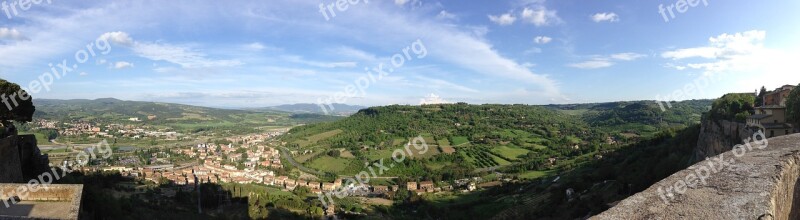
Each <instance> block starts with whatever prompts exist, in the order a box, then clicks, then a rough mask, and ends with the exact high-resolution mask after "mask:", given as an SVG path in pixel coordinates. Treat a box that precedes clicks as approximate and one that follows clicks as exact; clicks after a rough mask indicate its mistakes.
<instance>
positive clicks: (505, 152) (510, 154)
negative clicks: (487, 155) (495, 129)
mask: <svg viewBox="0 0 800 220" xmlns="http://www.w3.org/2000/svg"><path fill="white" fill-rule="evenodd" d="M492 152H494V153H496V154H499V155H501V156H503V157H505V158H508V159H511V160H517V159H518V158H519V157H520V156H523V155H526V154H528V152H530V151H529V150H525V149H522V148H519V147H516V146H499V147H494V148H492Z"/></svg>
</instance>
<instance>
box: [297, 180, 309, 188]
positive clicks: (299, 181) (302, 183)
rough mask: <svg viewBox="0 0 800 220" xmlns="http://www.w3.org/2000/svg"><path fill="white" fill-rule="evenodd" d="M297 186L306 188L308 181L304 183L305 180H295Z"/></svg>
mask: <svg viewBox="0 0 800 220" xmlns="http://www.w3.org/2000/svg"><path fill="white" fill-rule="evenodd" d="M297 185H298V186H305V187H308V181H305V180H297Z"/></svg>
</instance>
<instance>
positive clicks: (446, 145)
mask: <svg viewBox="0 0 800 220" xmlns="http://www.w3.org/2000/svg"><path fill="white" fill-rule="evenodd" d="M436 143H437V144H439V150H440V151H441V152H442V153H445V154H453V153H455V152H456V148H454V147H453V146H450V141H448V140H447V139H439V140H437V142H436Z"/></svg>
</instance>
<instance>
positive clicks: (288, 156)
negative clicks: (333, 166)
mask: <svg viewBox="0 0 800 220" xmlns="http://www.w3.org/2000/svg"><path fill="white" fill-rule="evenodd" d="M278 149H280V151H281V155H283V157H284V158H286V160H288V161H289V163H291V164H292V166H294V167H297V168H298V169H300V170H302V171H303V172H306V173H311V174H316V175H320V176H322V175H325V173H323V172H320V171H318V170H314V169H311V168H308V167H305V166H303V164H300V163H298V162H297V161H295V160H294V157H292V154H290V153H289V149H286V148H285V147H279V148H278Z"/></svg>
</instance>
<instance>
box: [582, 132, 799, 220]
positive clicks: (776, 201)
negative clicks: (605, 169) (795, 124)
mask: <svg viewBox="0 0 800 220" xmlns="http://www.w3.org/2000/svg"><path fill="white" fill-rule="evenodd" d="M737 153H738V155H740V157H737V156H736V154H737ZM719 159H722V161H725V162H726V163H727V165H723V166H718V168H719V172H714V173H711V174H710V175H708V178H706V179H705V182H704V183H703V182H699V181H695V184H691V186H689V185H684V186H685V192H684V193H675V194H672V196H673V197H671V199H669V198H670V197H667V196H668V193H665V189H668V188H673V189H674V187H675V186H677V184H676V183H679V182H681V181H683V182H684V183H687V180H688V179H689V178H688V177H689V176H692V175H695V176H697V174H698V172H700V171H701V170H703V169H706V170H707V169H708V166H709V164H710V163H711V164H713V163H715V162H717V161H719ZM798 178H800V134H796V135H789V136H782V137H777V138H772V139H769V144H768V146H767V147H766V148H764V149H757V148H753V150H751V151H746V152H745V153H744V154H742V153H741V151H738V152H737V151H729V152H725V153H723V154H720V156H717V157H713V158H711V159H709V160H706V161H702V162H699V163H697V164H695V165H693V166H691V167H689V168H688V169H686V170H683V171H680V172H678V173H675V174H673V175H672V176H670V177H667V178H666V179H664V180H662V181H660V182H658V183H656V184H654V185H653V186H651V187H650V188H648V189H647V190H645V191H643V192H641V193H637V194H636V195H633V196H631V197H629V198H628V199H625V200H623V201H622V202H620V203H619V204H618V205H617V206H615V207H613V208H611V209H610V210H608V211H606V212H604V213H601V214H600V215H597V216H594V217H592V218H591V219H800V181H798ZM665 198H668V199H665Z"/></svg>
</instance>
